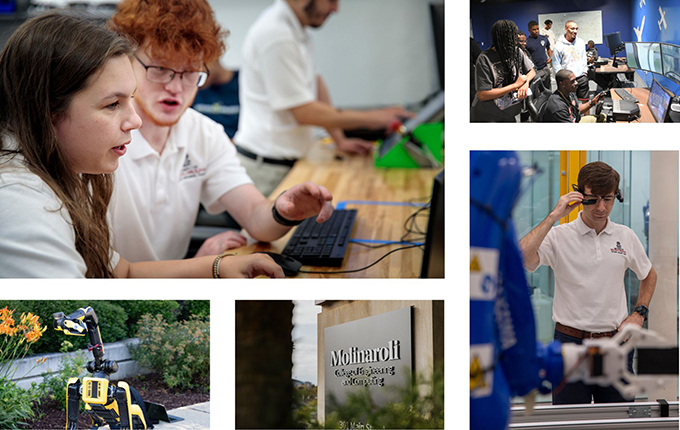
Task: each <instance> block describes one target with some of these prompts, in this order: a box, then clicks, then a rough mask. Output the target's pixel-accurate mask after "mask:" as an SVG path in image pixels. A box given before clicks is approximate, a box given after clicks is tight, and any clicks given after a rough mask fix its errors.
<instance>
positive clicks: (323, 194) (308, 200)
mask: <svg viewBox="0 0 680 430" xmlns="http://www.w3.org/2000/svg"><path fill="white" fill-rule="evenodd" d="M332 200H333V196H332V195H331V193H330V192H329V191H328V190H327V189H326V187H324V186H323V185H316V184H314V183H313V182H309V181H307V182H303V183H302V184H298V185H295V186H294V187H292V188H289V189H288V190H286V191H284V192H283V193H282V194H281V195H280V196H279V197H278V198H277V199H276V201H275V202H274V204H275V205H276V210H277V211H278V212H279V214H281V216H282V217H284V218H285V219H288V220H291V221H297V220H303V219H305V218H309V217H311V216H314V215H317V214H318V216H317V218H316V221H317V222H324V221H326V220H327V219H329V218H330V217H331V214H332V213H333V204H332V203H331V201H332Z"/></svg>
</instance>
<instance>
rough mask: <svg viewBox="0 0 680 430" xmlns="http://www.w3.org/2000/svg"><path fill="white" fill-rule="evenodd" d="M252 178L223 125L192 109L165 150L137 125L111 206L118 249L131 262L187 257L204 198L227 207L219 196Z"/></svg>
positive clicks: (213, 207)
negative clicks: (153, 145) (161, 150)
mask: <svg viewBox="0 0 680 430" xmlns="http://www.w3.org/2000/svg"><path fill="white" fill-rule="evenodd" d="M249 183H252V181H251V180H250V178H249V177H248V175H247V174H246V172H245V169H244V168H243V167H242V166H241V164H240V162H239V161H238V158H237V157H236V149H235V148H234V145H233V144H232V143H231V141H230V140H229V138H228V137H227V135H226V133H225V132H224V128H222V126H221V125H220V124H218V123H216V122H215V121H213V120H211V119H210V118H208V117H206V116H205V115H203V114H200V113H198V112H196V111H195V110H193V109H187V111H186V112H184V114H183V115H182V117H181V118H180V120H179V122H177V124H175V125H174V126H172V129H171V130H170V135H169V136H168V141H167V143H166V145H165V148H164V149H163V152H162V153H161V154H158V152H156V150H155V149H153V148H152V147H151V145H150V144H149V143H148V142H147V141H146V139H144V136H142V134H141V133H140V132H139V131H138V130H134V131H132V142H131V143H130V145H128V152H127V154H125V155H124V156H123V157H121V159H120V164H119V167H118V170H116V172H115V182H114V193H113V197H112V198H111V204H110V205H109V217H110V223H111V230H112V232H113V244H114V249H116V250H117V251H118V252H120V254H121V256H123V258H125V259H127V260H129V261H132V262H137V261H155V260H176V259H181V258H184V256H185V255H186V252H187V250H188V248H189V242H190V240H191V232H192V230H193V227H194V224H195V222H196V215H197V214H198V208H199V203H202V204H203V206H205V208H206V210H207V211H208V212H209V213H219V212H222V211H224V210H225V208H224V207H223V206H222V204H221V203H220V201H219V198H220V197H222V195H224V194H225V193H227V192H229V191H231V190H232V189H234V188H236V187H238V186H240V185H243V184H249Z"/></svg>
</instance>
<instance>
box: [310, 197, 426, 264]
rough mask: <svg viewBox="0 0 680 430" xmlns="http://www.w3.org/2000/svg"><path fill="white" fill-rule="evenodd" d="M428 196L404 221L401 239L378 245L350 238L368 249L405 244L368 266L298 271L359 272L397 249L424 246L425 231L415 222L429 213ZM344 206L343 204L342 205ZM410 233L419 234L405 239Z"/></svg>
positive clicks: (414, 202) (414, 201)
mask: <svg viewBox="0 0 680 430" xmlns="http://www.w3.org/2000/svg"><path fill="white" fill-rule="evenodd" d="M427 198H428V197H420V198H416V199H411V200H410V201H409V202H406V203H402V204H400V205H411V206H416V205H417V203H416V200H425V199H427ZM429 198H430V201H429V202H428V203H426V204H423V205H422V206H419V207H418V209H416V211H415V212H413V213H412V214H410V215H409V216H408V217H407V218H406V220H405V221H404V230H406V232H405V233H404V234H403V235H402V236H401V239H400V240H399V241H388V242H384V243H381V244H379V245H368V244H365V243H362V242H361V239H350V242H352V243H354V244H357V245H360V246H363V247H366V248H369V249H377V248H383V247H385V246H390V245H403V244H405V245H406V246H402V247H401V248H395V249H393V250H391V251H389V252H387V253H386V254H385V255H383V256H382V257H380V258H379V259H377V260H376V261H374V262H373V263H371V264H369V265H368V266H365V267H362V268H360V269H351V270H341V271H334V272H325V271H317V270H299V272H300V273H311V274H316V275H319V274H324V275H332V274H336V273H337V274H340V273H356V272H361V271H363V270H366V269H370V268H371V267H373V266H375V265H376V264H378V263H379V262H381V261H382V260H384V259H385V258H386V257H387V256H388V255H390V254H392V253H395V252H397V251H403V250H406V249H411V248H421V250H422V249H423V247H424V246H425V243H424V240H425V234H426V233H425V232H423V231H422V230H421V229H420V228H419V227H418V225H417V224H416V218H417V217H418V216H419V215H423V214H424V212H427V213H428V214H429V210H430V206H431V205H432V198H431V197H429ZM343 207H344V205H343ZM410 234H417V235H419V236H418V237H416V238H414V239H413V240H407V237H408V236H409V235H410ZM414 240H418V242H414Z"/></svg>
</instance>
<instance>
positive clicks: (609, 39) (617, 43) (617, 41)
mask: <svg viewBox="0 0 680 430" xmlns="http://www.w3.org/2000/svg"><path fill="white" fill-rule="evenodd" d="M604 43H605V45H607V48H609V52H610V53H611V54H612V56H613V55H615V54H616V53H617V52H621V51H623V49H624V48H625V45H624V43H623V41H622V40H621V32H619V31H617V32H616V33H607V34H605V35H604Z"/></svg>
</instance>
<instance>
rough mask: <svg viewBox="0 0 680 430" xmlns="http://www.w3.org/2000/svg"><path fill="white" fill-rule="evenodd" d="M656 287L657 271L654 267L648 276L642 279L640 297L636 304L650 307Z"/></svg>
mask: <svg viewBox="0 0 680 430" xmlns="http://www.w3.org/2000/svg"><path fill="white" fill-rule="evenodd" d="M655 289H656V271H655V270H654V268H653V267H652V268H651V269H650V270H649V274H647V277H646V278H645V279H643V280H642V281H640V288H639V291H638V299H637V302H636V303H635V306H638V305H642V306H644V307H647V308H648V307H649V303H650V302H651V301H652V296H653V295H654V290H655Z"/></svg>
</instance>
